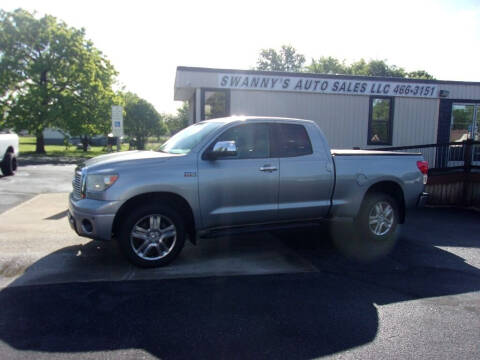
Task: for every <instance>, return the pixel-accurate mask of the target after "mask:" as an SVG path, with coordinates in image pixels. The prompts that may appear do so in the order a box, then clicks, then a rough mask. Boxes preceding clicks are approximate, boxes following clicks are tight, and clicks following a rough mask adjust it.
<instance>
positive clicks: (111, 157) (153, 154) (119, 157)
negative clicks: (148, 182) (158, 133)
mask: <svg viewBox="0 0 480 360" xmlns="http://www.w3.org/2000/svg"><path fill="white" fill-rule="evenodd" d="M177 156H179V155H176V154H168V153H162V152H158V151H142V150H134V151H123V152H116V153H112V154H106V155H100V156H96V157H94V158H92V159H89V160H87V161H86V162H85V164H84V165H85V166H87V167H89V168H91V167H92V166H95V167H97V166H102V167H103V166H104V165H107V166H110V165H114V164H119V163H125V162H130V161H139V160H147V159H151V160H153V159H164V160H167V159H169V158H172V157H177Z"/></svg>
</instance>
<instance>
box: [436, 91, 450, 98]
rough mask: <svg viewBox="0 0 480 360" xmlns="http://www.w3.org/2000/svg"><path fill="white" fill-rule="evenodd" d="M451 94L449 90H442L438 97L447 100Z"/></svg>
mask: <svg viewBox="0 0 480 360" xmlns="http://www.w3.org/2000/svg"><path fill="white" fill-rule="evenodd" d="M449 94H450V91H448V90H440V92H439V93H438V96H439V97H441V98H446V97H448V95H449Z"/></svg>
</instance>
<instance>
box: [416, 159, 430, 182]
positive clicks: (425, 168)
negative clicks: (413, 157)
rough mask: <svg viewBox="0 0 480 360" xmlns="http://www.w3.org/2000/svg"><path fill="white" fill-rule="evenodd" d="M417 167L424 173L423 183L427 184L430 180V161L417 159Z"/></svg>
mask: <svg viewBox="0 0 480 360" xmlns="http://www.w3.org/2000/svg"><path fill="white" fill-rule="evenodd" d="M417 167H418V170H420V172H421V173H422V174H423V185H426V184H427V180H428V161H417Z"/></svg>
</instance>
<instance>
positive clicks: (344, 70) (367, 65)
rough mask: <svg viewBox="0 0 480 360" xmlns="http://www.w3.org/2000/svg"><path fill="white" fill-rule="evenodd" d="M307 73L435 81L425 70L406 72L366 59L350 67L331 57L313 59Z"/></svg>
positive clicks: (382, 62) (378, 61) (394, 66)
mask: <svg viewBox="0 0 480 360" xmlns="http://www.w3.org/2000/svg"><path fill="white" fill-rule="evenodd" d="M306 71H308V72H313V73H320V74H345V75H363V76H383V77H401V78H411V79H434V77H433V76H432V75H430V74H429V73H427V72H426V71H424V70H418V71H412V72H406V71H405V69H403V68H401V67H399V66H396V65H389V64H388V63H387V61H386V60H378V59H377V60H370V61H369V62H366V61H365V60H364V59H360V60H358V61H355V62H353V63H352V64H350V65H347V64H345V61H340V60H338V59H336V58H333V57H331V56H329V57H321V58H319V59H318V60H315V59H312V61H311V63H310V65H308V66H307V67H306Z"/></svg>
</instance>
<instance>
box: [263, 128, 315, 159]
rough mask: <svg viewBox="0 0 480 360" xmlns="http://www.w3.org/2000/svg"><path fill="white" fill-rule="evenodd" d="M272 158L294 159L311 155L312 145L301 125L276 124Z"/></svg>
mask: <svg viewBox="0 0 480 360" xmlns="http://www.w3.org/2000/svg"><path fill="white" fill-rule="evenodd" d="M273 145H274V146H273V148H272V156H273V157H294V156H303V155H309V154H312V153H313V150H312V143H311V142H310V138H309V137H308V133H307V130H306V129H305V127H304V126H303V125H297V124H276V125H275V141H274V144H273Z"/></svg>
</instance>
